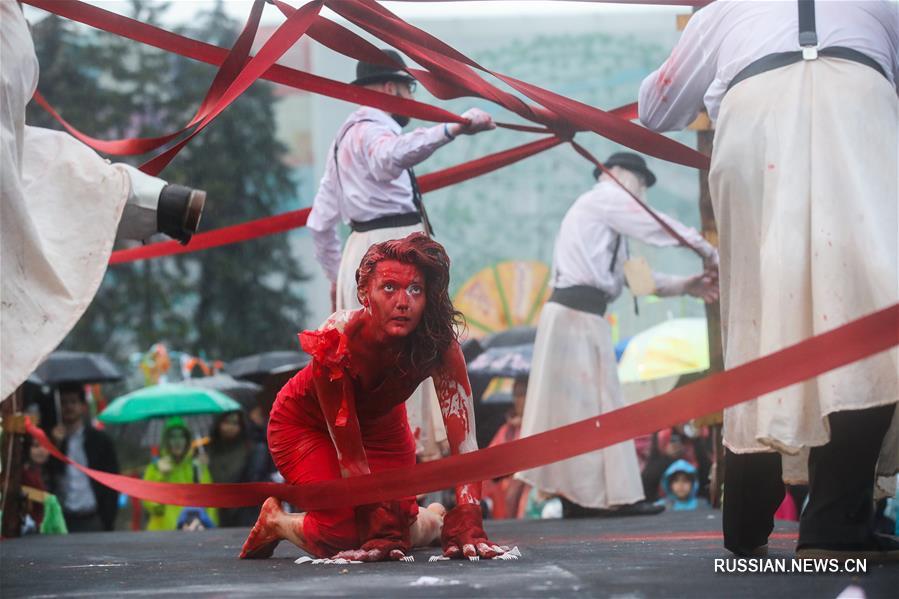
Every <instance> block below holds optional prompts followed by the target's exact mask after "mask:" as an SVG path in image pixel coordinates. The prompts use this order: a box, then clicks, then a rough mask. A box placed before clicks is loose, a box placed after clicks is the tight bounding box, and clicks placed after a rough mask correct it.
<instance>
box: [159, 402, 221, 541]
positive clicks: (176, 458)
mask: <svg viewBox="0 0 899 599" xmlns="http://www.w3.org/2000/svg"><path fill="white" fill-rule="evenodd" d="M190 439H191V433H190V429H189V428H187V425H186V424H184V421H183V420H182V419H181V418H179V417H177V416H175V417H173V418H169V419H168V420H167V421H166V423H165V428H163V430H162V440H161V441H160V443H159V453H160V457H159V459H158V460H157V461H155V462H153V463H151V464H150V465H149V466H147V469H146V471H144V480H149V481H155V482H166V483H211V482H212V476H211V475H210V474H209V468H207V467H206V465H205V464H203V463H200V461H199V460H197V459H196V458H195V456H194V451H193V448H192V447H191V445H190ZM143 503H144V509H145V510H147V513H148V514H149V515H150V519H149V521H148V522H147V530H177V529H178V517H179V516H180V515H181V512H182V510H184V509H189V508H184V507H182V506H180V505H165V504H162V503H156V502H154V501H144V502H143ZM207 513H208V515H209V519H210V520H211V521H212V522H213V523H215V524H218V514H217V513H216V510H214V509H208V510H207Z"/></svg>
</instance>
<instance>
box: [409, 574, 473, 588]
mask: <svg viewBox="0 0 899 599" xmlns="http://www.w3.org/2000/svg"><path fill="white" fill-rule="evenodd" d="M457 584H462V583H461V582H459V581H458V580H452V579H444V578H438V577H436V576H419V577H418V580H413V581H412V582H410V583H409V586H410V587H436V586H453V585H457Z"/></svg>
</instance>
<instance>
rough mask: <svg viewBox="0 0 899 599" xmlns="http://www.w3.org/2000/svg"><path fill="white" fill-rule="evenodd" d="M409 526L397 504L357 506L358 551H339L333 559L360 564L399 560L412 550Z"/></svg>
mask: <svg viewBox="0 0 899 599" xmlns="http://www.w3.org/2000/svg"><path fill="white" fill-rule="evenodd" d="M416 509H417V508H416ZM411 525H412V521H411V518H410V517H409V515H408V514H406V513H405V512H404V511H403V509H402V507H401V505H400V502H398V501H385V502H382V503H373V504H369V505H360V506H359V507H357V508H356V526H357V528H358V530H359V538H360V539H361V540H362V547H361V548H359V549H350V550H347V551H341V552H340V553H338V554H337V555H335V556H334V558H335V559H337V558H342V559H348V560H356V561H362V562H380V561H389V560H401V559H403V558H404V557H406V555H408V554H409V553H410V552H411V550H412V539H411V536H410V533H409V528H410V526H411Z"/></svg>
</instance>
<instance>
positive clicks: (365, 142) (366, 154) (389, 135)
mask: <svg viewBox="0 0 899 599" xmlns="http://www.w3.org/2000/svg"><path fill="white" fill-rule="evenodd" d="M353 129H354V131H351V133H350V135H353V136H358V140H359V141H358V142H356V143H358V144H359V145H358V146H356V147H358V148H361V154H362V157H363V158H364V159H365V160H366V162H367V163H368V168H369V171H370V172H371V174H372V176H373V177H374V178H375V179H377V180H378V181H393V180H394V179H396V178H397V177H399V176H400V175H402V174H403V172H405V171H406V169H409V168H411V167H413V166H415V165H416V164H418V163H419V162H422V161H423V160H425V159H427V158H428V157H429V156H430V155H431V154H433V153H434V152H435V151H436V150H437V149H438V148H441V147H443V146H445V145H446V144H448V143H449V142H451V141H452V140H453V138H452V137H450V135H449V134H448V133H447V131H446V129H445V128H444V126H443V125H435V126H434V127H421V128H418V129H414V130H412V131H410V132H409V133H403V134H401V135H397V134H396V133H394V132H393V131H392V130H391V129H390V128H389V127H388V126H387V125H384V124H382V123H377V122H365V123H359V124H358V125H356V127H354V128H353ZM353 141H356V140H353ZM354 145H355V144H354Z"/></svg>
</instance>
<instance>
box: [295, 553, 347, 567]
mask: <svg viewBox="0 0 899 599" xmlns="http://www.w3.org/2000/svg"><path fill="white" fill-rule="evenodd" d="M293 563H295V564H299V565H302V564H312V565H313V566H318V565H321V564H340V565H343V564H361V563H363V562H360V561H357V560H349V559H343V558H342V557H339V558H337V559H312V558H311V557H309V556H308V555H304V556H303V557H301V558H298V559H296V560H294V562H293Z"/></svg>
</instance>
